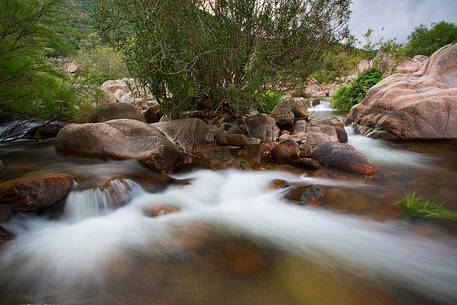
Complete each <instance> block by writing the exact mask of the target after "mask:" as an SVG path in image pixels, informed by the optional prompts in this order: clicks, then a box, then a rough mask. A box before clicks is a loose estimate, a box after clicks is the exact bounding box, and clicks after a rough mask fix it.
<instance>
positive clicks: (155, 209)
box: [143, 204, 180, 217]
mask: <svg viewBox="0 0 457 305" xmlns="http://www.w3.org/2000/svg"><path fill="white" fill-rule="evenodd" d="M179 211H180V209H179V208H177V207H175V206H173V205H169V204H158V205H157V204H155V205H153V206H150V207H146V208H144V209H143V214H144V215H145V216H148V217H157V216H162V215H167V214H173V213H176V212H179Z"/></svg>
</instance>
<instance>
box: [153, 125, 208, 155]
mask: <svg viewBox="0 0 457 305" xmlns="http://www.w3.org/2000/svg"><path fill="white" fill-rule="evenodd" d="M151 126H153V127H155V128H157V129H159V130H160V131H162V132H163V133H164V134H165V135H166V136H167V137H168V139H169V140H170V141H172V142H173V143H178V145H180V146H182V147H184V148H185V150H186V152H189V153H191V152H194V151H195V150H196V149H197V148H198V147H199V146H202V145H206V144H208V143H210V142H212V137H213V135H212V133H211V132H210V129H209V126H208V124H206V123H205V122H203V121H202V120H201V119H197V118H189V119H181V120H173V121H168V122H160V123H155V124H152V125H151Z"/></svg>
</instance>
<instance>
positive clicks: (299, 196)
mask: <svg viewBox="0 0 457 305" xmlns="http://www.w3.org/2000/svg"><path fill="white" fill-rule="evenodd" d="M324 197H325V195H324V193H323V192H322V191H321V190H320V189H319V188H318V187H316V186H314V185H306V186H296V187H292V188H290V190H288V191H287V192H286V193H285V194H284V198H285V199H287V200H289V201H292V202H293V203H295V204H299V205H312V206H317V205H320V204H321V202H322V200H323V199H324Z"/></svg>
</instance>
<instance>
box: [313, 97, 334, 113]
mask: <svg viewBox="0 0 457 305" xmlns="http://www.w3.org/2000/svg"><path fill="white" fill-rule="evenodd" d="M334 110H335V109H333V108H332V106H331V105H330V101H329V100H327V99H321V100H320V102H319V104H317V105H312V106H311V107H309V108H308V111H310V112H325V111H328V112H330V111H334Z"/></svg>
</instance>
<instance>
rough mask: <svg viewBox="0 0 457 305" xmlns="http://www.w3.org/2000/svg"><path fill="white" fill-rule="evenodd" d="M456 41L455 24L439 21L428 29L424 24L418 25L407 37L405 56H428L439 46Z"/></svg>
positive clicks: (456, 30) (456, 29)
mask: <svg viewBox="0 0 457 305" xmlns="http://www.w3.org/2000/svg"><path fill="white" fill-rule="evenodd" d="M455 42H457V25H455V24H453V23H448V22H445V21H441V22H438V23H436V24H435V25H433V26H432V27H431V28H430V29H429V28H427V27H426V26H424V25H420V26H418V27H417V28H416V29H415V30H414V31H413V32H412V33H411V34H410V35H409V37H408V42H407V44H406V46H405V53H406V55H407V56H410V57H413V56H415V55H426V56H430V55H432V54H433V52H435V51H436V50H438V49H439V48H441V47H443V46H445V45H447V44H450V43H455Z"/></svg>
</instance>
